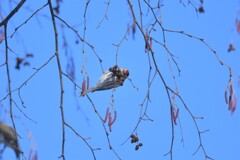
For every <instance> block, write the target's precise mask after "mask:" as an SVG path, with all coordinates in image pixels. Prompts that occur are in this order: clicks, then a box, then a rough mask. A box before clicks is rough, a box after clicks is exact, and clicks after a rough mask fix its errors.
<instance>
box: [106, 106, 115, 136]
mask: <svg viewBox="0 0 240 160" xmlns="http://www.w3.org/2000/svg"><path fill="white" fill-rule="evenodd" d="M116 119H117V112H116V110H114V117H112V112H109V107H108V108H107V111H106V116H105V118H104V120H103V123H106V122H107V120H108V127H109V131H110V132H112V125H113V123H114V122H115V121H116Z"/></svg>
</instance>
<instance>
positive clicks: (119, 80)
mask: <svg viewBox="0 0 240 160" xmlns="http://www.w3.org/2000/svg"><path fill="white" fill-rule="evenodd" d="M128 76H129V71H128V70H127V69H125V68H118V66H117V65H115V66H114V67H112V68H109V71H106V72H104V73H103V75H102V76H101V77H100V78H99V80H98V83H97V84H96V86H95V87H92V88H89V89H87V90H85V91H83V92H81V93H80V96H84V95H85V94H87V93H89V92H94V91H101V90H108V89H113V88H117V87H119V86H122V85H123V82H124V81H125V79H126V78H127V77H128Z"/></svg>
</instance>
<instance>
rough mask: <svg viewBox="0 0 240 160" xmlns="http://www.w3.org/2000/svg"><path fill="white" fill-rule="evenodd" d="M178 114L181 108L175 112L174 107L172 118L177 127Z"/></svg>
mask: <svg viewBox="0 0 240 160" xmlns="http://www.w3.org/2000/svg"><path fill="white" fill-rule="evenodd" d="M178 114H179V108H177V110H175V109H174V107H172V112H171V117H172V120H173V122H174V124H175V125H177V118H178Z"/></svg>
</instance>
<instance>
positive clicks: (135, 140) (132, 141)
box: [130, 134, 143, 151]
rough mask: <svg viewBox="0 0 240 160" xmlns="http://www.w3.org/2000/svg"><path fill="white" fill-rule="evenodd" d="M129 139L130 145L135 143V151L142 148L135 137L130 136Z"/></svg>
mask: <svg viewBox="0 0 240 160" xmlns="http://www.w3.org/2000/svg"><path fill="white" fill-rule="evenodd" d="M130 138H131V143H137V145H136V146H135V150H136V151H137V150H138V149H139V147H142V146H143V144H142V143H141V142H140V143H139V138H138V137H137V136H136V135H134V134H132V135H131V136H130Z"/></svg>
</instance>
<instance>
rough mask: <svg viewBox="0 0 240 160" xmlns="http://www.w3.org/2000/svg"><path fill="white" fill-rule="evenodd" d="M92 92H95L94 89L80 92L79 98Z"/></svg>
mask: <svg viewBox="0 0 240 160" xmlns="http://www.w3.org/2000/svg"><path fill="white" fill-rule="evenodd" d="M93 91H95V87H93V88H89V89H87V90H85V91H83V92H80V97H82V96H85V95H86V94H88V93H89V92H93Z"/></svg>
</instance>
